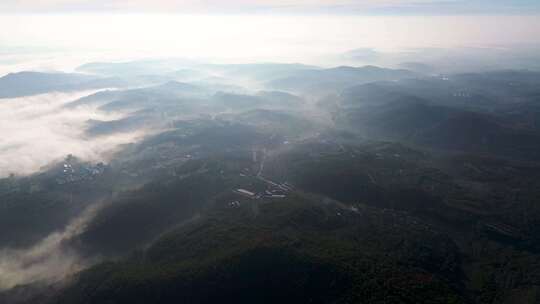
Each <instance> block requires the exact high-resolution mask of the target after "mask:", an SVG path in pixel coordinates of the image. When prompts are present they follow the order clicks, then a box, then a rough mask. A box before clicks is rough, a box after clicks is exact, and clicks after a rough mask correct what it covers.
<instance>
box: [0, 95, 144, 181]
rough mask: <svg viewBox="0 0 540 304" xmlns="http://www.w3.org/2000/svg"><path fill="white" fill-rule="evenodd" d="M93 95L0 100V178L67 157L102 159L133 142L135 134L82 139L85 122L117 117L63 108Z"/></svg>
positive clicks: (40, 96) (87, 110)
mask: <svg viewBox="0 0 540 304" xmlns="http://www.w3.org/2000/svg"><path fill="white" fill-rule="evenodd" d="M94 92H95V91H87V92H79V93H49V94H42V95H36V96H31V97H22V98H13V99H0V177H2V176H7V175H9V174H10V173H14V174H16V175H24V174H29V173H32V172H35V171H37V170H39V169H40V168H41V167H42V166H44V165H47V164H48V163H49V162H51V161H54V160H57V159H61V158H63V157H65V156H66V155H68V154H73V155H76V156H78V157H81V158H83V159H87V160H95V161H97V160H103V159H104V157H105V153H106V152H107V151H110V150H111V149H114V148H115V147H116V146H117V145H119V144H121V143H127V142H131V141H133V140H134V139H135V138H136V137H137V136H138V135H139V134H126V135H121V136H110V137H103V138H86V137H85V136H84V129H85V127H86V121H87V120H89V119H99V120H109V119H116V118H119V117H120V116H119V115H111V114H104V113H101V112H99V111H97V110H96V109H92V108H79V109H65V108H64V107H63V106H64V105H65V104H66V103H67V102H70V101H73V100H75V99H77V98H80V97H83V96H87V95H89V94H91V93H94Z"/></svg>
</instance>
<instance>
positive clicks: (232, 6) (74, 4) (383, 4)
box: [0, 0, 540, 14]
mask: <svg viewBox="0 0 540 304" xmlns="http://www.w3.org/2000/svg"><path fill="white" fill-rule="evenodd" d="M0 11H2V12H67V11H79V12H80V11H86V12H88V11H123V12H126V11H131V12H134V11H135V12H148V11H161V12H171V11H174V12H182V13H194V12H196V13H208V12H214V13H215V12H225V13H227V12H233V13H251V12H264V11H267V12H268V11H271V12H294V13H299V12H303V13H321V12H327V13H328V12H331V13H353V14H362V13H363V14H385V13H386V14H469V13H473V14H479V13H480V14H500V13H501V14H534V13H538V12H539V11H540V1H537V0H227V1H223V0H39V1H37V0H2V1H1V3H0Z"/></svg>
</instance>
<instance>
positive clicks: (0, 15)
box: [0, 0, 540, 75]
mask: <svg viewBox="0 0 540 304" xmlns="http://www.w3.org/2000/svg"><path fill="white" fill-rule="evenodd" d="M538 37H540V1H538V0H513V1H510V0H363V1H360V0H227V1H224V0H39V1H38V0H1V1H0V75H1V74H3V73H5V72H6V71H12V70H16V69H27V68H33V67H36V66H38V67H39V68H42V69H48V68H50V69H55V68H57V67H58V62H59V61H61V62H62V66H66V65H71V66H76V65H77V64H79V63H81V62H85V61H94V60H129V59H136V58H148V57H190V58H201V59H208V58H211V59H220V60H230V61H289V62H290V61H296V62H298V61H300V62H308V63H314V62H317V61H318V60H321V58H325V56H327V55H328V54H336V53H340V52H346V51H348V50H352V49H356V48H376V49H386V50H397V49H407V48H432V47H437V48H449V47H463V46H465V47H507V48H510V47H513V46H515V45H527V44H531V43H537V41H538ZM38 54H39V56H38ZM36 62H39V64H37V65H36Z"/></svg>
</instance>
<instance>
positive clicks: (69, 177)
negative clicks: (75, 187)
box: [56, 162, 106, 185]
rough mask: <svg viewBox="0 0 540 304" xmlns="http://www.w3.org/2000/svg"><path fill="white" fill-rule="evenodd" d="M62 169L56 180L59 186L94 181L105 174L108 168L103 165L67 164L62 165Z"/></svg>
mask: <svg viewBox="0 0 540 304" xmlns="http://www.w3.org/2000/svg"><path fill="white" fill-rule="evenodd" d="M61 168H62V172H61V173H60V174H59V175H58V177H57V178H56V183H57V184H59V185H63V184H69V183H73V182H77V181H81V180H89V179H93V178H95V177H96V176H98V175H101V174H103V172H105V168H106V166H105V164H103V163H98V164H96V165H90V164H72V163H71V162H65V163H63V164H62V166H61Z"/></svg>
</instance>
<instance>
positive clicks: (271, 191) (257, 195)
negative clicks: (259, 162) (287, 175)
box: [233, 177, 294, 199]
mask: <svg viewBox="0 0 540 304" xmlns="http://www.w3.org/2000/svg"><path fill="white" fill-rule="evenodd" d="M260 179H262V180H264V181H265V182H266V183H267V185H268V187H267V188H266V190H264V191H263V192H254V191H251V190H247V189H242V188H238V189H235V190H233V192H234V193H236V194H239V195H242V196H244V197H247V198H250V199H262V198H274V199H275V198H286V197H287V194H288V193H289V192H290V191H292V190H293V189H294V188H293V186H292V185H291V184H289V183H275V182H272V181H270V180H267V179H264V178H262V177H261V178H260Z"/></svg>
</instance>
